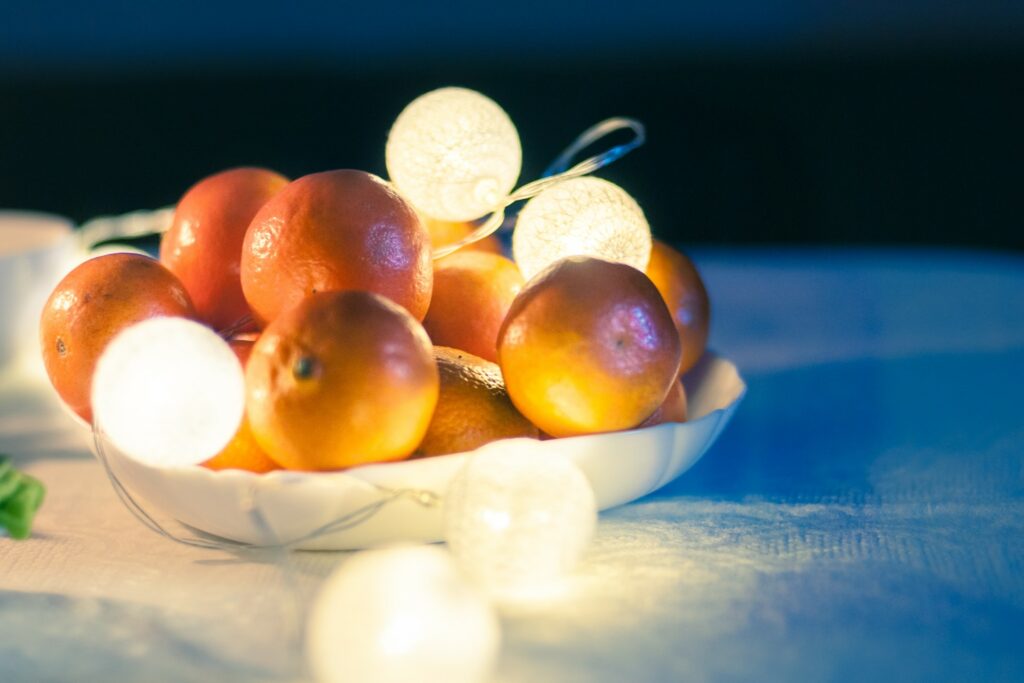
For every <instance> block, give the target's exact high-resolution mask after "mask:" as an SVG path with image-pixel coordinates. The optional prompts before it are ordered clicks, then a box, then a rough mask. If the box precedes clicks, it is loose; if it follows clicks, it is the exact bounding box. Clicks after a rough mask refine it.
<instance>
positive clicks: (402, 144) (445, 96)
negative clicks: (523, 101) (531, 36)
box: [385, 88, 523, 221]
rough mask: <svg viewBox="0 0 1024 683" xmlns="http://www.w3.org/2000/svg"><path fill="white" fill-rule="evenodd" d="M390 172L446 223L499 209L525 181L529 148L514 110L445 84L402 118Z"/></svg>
mask: <svg viewBox="0 0 1024 683" xmlns="http://www.w3.org/2000/svg"><path fill="white" fill-rule="evenodd" d="M385 156H386V161H387V167H388V175H389V176H390V177H391V182H392V183H394V185H395V187H396V188H397V189H398V192H399V193H400V194H401V195H403V196H404V197H405V198H406V199H408V200H409V202H411V203H412V205H413V206H415V207H416V208H417V209H418V210H419V211H421V212H422V213H425V214H426V215H428V216H431V217H433V218H438V219H440V220H445V221H468V220H472V219H474V218H479V217H480V216H483V215H485V214H488V213H491V212H492V211H494V209H495V208H497V207H498V205H499V204H500V203H501V202H502V200H504V199H505V197H507V196H508V194H509V193H510V192H511V191H512V188H513V187H514V186H515V183H516V179H517V178H519V170H520V168H521V166H522V161H523V151H522V148H521V147H520V145H519V133H517V132H516V127H515V125H513V123H512V120H511V119H510V118H509V117H508V114H506V113H505V111H504V110H503V109H502V108H501V107H499V106H498V105H497V104H495V103H494V101H492V100H490V99H489V98H487V97H485V96H483V95H481V94H480V93H478V92H476V91H475V90H467V89H465V88H441V89H439V90H434V91H431V92H428V93H427V94H425V95H421V96H420V97H417V98H416V99H415V100H413V101H412V102H411V103H410V104H409V105H408V106H407V107H406V108H405V109H404V110H402V113H401V114H399V115H398V119H396V120H395V124H394V126H392V128H391V133H390V134H389V135H388V144H387V148H386V150H385Z"/></svg>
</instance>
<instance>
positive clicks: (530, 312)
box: [498, 257, 681, 437]
mask: <svg viewBox="0 0 1024 683" xmlns="http://www.w3.org/2000/svg"><path fill="white" fill-rule="evenodd" d="M498 355H499V358H500V361H499V363H500V365H501V370H502V373H503V374H504V377H505V385H506V387H507V388H508V393H509V396H510V397H511V398H512V402H513V403H514V404H515V405H516V407H517V408H518V409H519V411H520V412H522V413H523V415H525V416H526V417H527V418H528V419H529V420H530V421H531V422H533V423H534V424H535V425H537V427H539V428H540V429H541V430H542V431H544V432H546V433H547V434H550V435H551V436H555V437H561V436H572V435H576V434H591V433H596V432H609V431H617V430H621V429H630V428H632V427H635V426H636V425H638V424H640V422H642V421H643V420H644V419H645V418H647V417H648V416H649V415H651V413H653V412H654V410H655V409H656V408H657V407H658V406H659V405H660V404H661V403H662V401H663V400H664V399H665V396H666V395H667V394H668V390H669V388H671V386H672V383H673V382H675V381H676V377H677V375H678V371H679V360H680V357H681V349H680V344H679V334H678V333H677V332H676V329H675V326H674V325H673V324H672V317H671V315H670V314H669V312H668V309H667V308H666V306H665V302H664V301H663V300H662V298H661V295H660V294H659V293H658V290H657V289H656V288H655V287H654V285H653V284H652V283H651V281H650V280H649V279H648V278H647V276H646V275H644V274H643V273H641V272H640V271H639V270H636V269H635V268H632V267H630V266H627V265H624V264H620V263H613V262H611V261H605V260H602V259H598V258H591V257H572V258H567V259H563V260H561V261H558V262H557V263H555V264H553V265H552V266H550V267H549V268H547V269H546V270H544V271H543V272H541V273H540V274H539V275H537V276H536V277H535V278H533V279H532V280H530V281H529V282H528V283H527V284H526V287H525V288H524V289H523V291H522V292H521V293H520V294H519V296H518V297H517V298H516V300H515V301H514V302H513V304H512V307H511V309H510V310H509V312H508V316H507V317H506V318H505V322H504V323H503V325H502V327H501V331H500V333H499V336H498Z"/></svg>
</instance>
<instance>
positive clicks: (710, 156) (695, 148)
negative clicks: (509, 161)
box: [0, 0, 1024, 249]
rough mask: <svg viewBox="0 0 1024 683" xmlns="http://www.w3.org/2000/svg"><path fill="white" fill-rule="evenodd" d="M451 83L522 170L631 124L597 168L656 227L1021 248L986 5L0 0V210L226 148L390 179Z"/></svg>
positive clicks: (123, 181) (271, 160)
mask: <svg viewBox="0 0 1024 683" xmlns="http://www.w3.org/2000/svg"><path fill="white" fill-rule="evenodd" d="M890 5H898V6H896V7H894V6H890ZM444 85H462V86H467V87H471V88H475V89H478V90H480V91H482V92H484V93H485V94H487V95H489V96H490V97H492V98H493V99H495V100H496V101H497V102H499V103H500V104H501V105H502V106H503V107H504V108H505V109H506V110H507V111H508V112H509V114H510V115H511V117H512V119H513V121H515V123H516V125H517V127H518V129H519V133H520V137H521V139H522V141H523V147H524V166H523V175H522V177H521V182H525V181H527V180H530V179H532V178H534V177H536V176H537V175H538V174H539V173H540V172H541V170H542V169H543V168H544V167H545V166H546V165H547V163H548V162H549V161H550V160H551V159H552V158H553V157H554V156H555V155H556V154H557V153H558V152H559V151H560V150H561V149H562V147H564V146H565V145H566V144H568V142H570V141H571V140H572V139H573V137H574V136H575V135H576V134H577V133H579V132H580V131H581V130H583V129H584V128H586V127H587V126H588V125H590V124H592V123H594V122H596V121H598V120H600V119H603V118H605V117H608V116H612V115H628V116H633V117H636V118H638V119H640V120H642V121H643V122H644V123H645V124H646V125H647V129H648V144H647V145H646V146H645V147H643V148H641V149H640V150H638V151H636V152H634V153H633V154H631V155H630V156H628V157H626V158H624V159H623V160H621V161H619V162H618V163H616V164H615V165H613V166H612V167H610V168H608V169H607V170H606V171H603V172H602V175H603V176H605V177H607V178H609V179H611V180H614V181H616V182H618V183H619V184H621V185H622V186H623V187H625V188H626V189H627V190H628V191H629V192H630V193H631V194H633V195H634V196H635V197H636V198H637V200H638V201H639V202H640V204H641V206H643V207H644V210H645V211H646V213H647V214H648V217H649V219H650V221H651V224H652V227H653V229H654V231H655V233H656V234H659V235H660V236H662V237H664V238H667V239H671V240H678V241H682V242H684V243H691V244H696V243H716V244H721V243H799V244H806V243H837V244H879V243H887V244H937V245H972V246H981V247H998V248H1014V249H1020V248H1022V247H1024V237H1022V235H1024V230H1022V227H1024V225H1022V223H1024V221H1022V216H1024V189H1022V182H1021V181H1022V174H1021V162H1022V161H1024V144H1022V140H1024V134H1022V133H1021V130H1020V129H1021V126H1022V125H1024V3H1021V2H990V1H985V0H981V1H979V2H969V1H968V0H956V1H951V2H922V1H920V0H906V1H905V2H900V3H888V2H871V1H869V0H864V1H862V2H849V3H842V2H806V1H804V2H802V1H797V0H791V1H790V2H713V1H712V0H700V1H696V2H691V3H686V4H685V5H678V6H669V5H667V4H664V3H661V2H655V1H654V0H634V1H633V2H630V3H612V2H606V1H595V2H561V3H555V2H549V3H516V4H514V5H513V4H501V3H485V4H478V3H470V2H464V1H462V2H451V3H441V2H433V3H416V2H412V1H411V0H404V1H402V2H384V3H378V4H376V5H373V6H372V7H369V6H363V5H355V6H353V5H346V4H343V3H328V2H308V1H307V2H299V3H293V4H289V5H287V6H284V5H277V4H272V3H269V2H265V1H263V0H254V1H253V2H248V3H243V2H226V3H198V2H180V3H173V4H171V3H167V4H163V3H160V4H156V3H146V2H135V3H122V2H116V1H114V0H96V1H94V2H88V3H87V2H83V3H81V4H76V3H68V2H58V3H53V2H45V1H36V2H27V3H25V4H19V3H9V2H8V0H0V207H9V208H31V209H40V210H46V211H51V212H56V213H61V214H65V215H69V216H71V217H72V218H74V219H76V220H84V219H86V218H89V217H92V216H95V215H98V214H107V213H121V212H125V211H129V210H133V209H138V208H155V207H158V206H163V205H167V204H171V203H173V202H174V201H175V200H176V199H177V198H178V196H180V194H181V193H182V192H183V191H184V190H185V189H186V188H187V187H188V186H189V185H190V184H191V183H192V182H194V181H195V180H197V179H199V178H200V177H202V176H204V175H206V174H208V173H211V172H214V171H217V170H220V169H222V168H225V167H229V166H236V165H243V164H258V165H264V166H268V167H270V168H274V169H276V170H279V171H281V172H283V173H285V174H288V175H291V176H298V175H302V174H305V173H309V172H313V171H319V170H325V169H328V168H338V167H354V168H363V169H366V170H370V171H374V172H376V173H379V174H382V175H383V174H384V142H385V139H386V136H387V131H388V128H389V127H390V124H391V122H392V121H393V120H394V117H395V116H396V115H397V114H398V112H399V111H400V110H401V109H402V107H403V106H404V105H405V104H406V103H408V102H409V101H410V100H412V99H413V98H414V97H416V96H417V95H419V94H421V93H423V92H426V91H427V90H430V89H433V88H436V87H440V86H444Z"/></svg>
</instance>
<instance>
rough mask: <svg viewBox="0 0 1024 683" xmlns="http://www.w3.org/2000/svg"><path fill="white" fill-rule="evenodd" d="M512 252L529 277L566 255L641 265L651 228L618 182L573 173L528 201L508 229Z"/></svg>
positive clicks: (648, 255) (644, 265)
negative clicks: (574, 175)
mask: <svg viewBox="0 0 1024 683" xmlns="http://www.w3.org/2000/svg"><path fill="white" fill-rule="evenodd" d="M512 255H513V257H514V259H515V262H516V263H517V264H518V265H519V270H520V271H522V273H523V277H525V278H526V279H527V280H529V279H530V278H532V277H533V276H534V275H536V274H537V273H539V272H540V271H542V270H544V269H545V268H546V267H548V266H549V265H550V264H552V263H554V262H555V261H558V260H560V259H563V258H565V257H567V256H598V257H601V258H603V259H607V260H609V261H618V262H619V263H625V264H627V265H630V266H633V267H634V268H636V269H638V270H645V269H646V268H647V263H648V261H650V259H651V228H650V226H649V225H648V224H647V219H646V218H645V217H644V212H643V210H642V209H641V208H640V206H639V205H638V204H637V203H636V201H635V200H634V199H633V198H632V197H630V196H629V194H628V193H627V192H626V191H625V190H623V189H622V188H621V187H619V186H618V185H616V184H614V183H610V182H608V181H607V180H602V179H600V178H592V177H589V176H584V177H581V178H572V179H570V180H566V181H564V182H561V183H558V184H557V185H554V186H552V187H549V188H548V189H546V190H544V191H543V192H541V193H540V194H539V195H537V196H536V197H534V198H533V199H531V200H530V201H529V202H527V203H526V206H524V207H523V210H522V212H520V214H519V219H518V220H517V221H516V228H515V231H514V232H513V233H512Z"/></svg>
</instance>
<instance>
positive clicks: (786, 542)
mask: <svg viewBox="0 0 1024 683" xmlns="http://www.w3.org/2000/svg"><path fill="white" fill-rule="evenodd" d="M695 256H696V258H697V261H698V263H699V264H700V266H701V267H702V269H703V272H704V274H705V278H706V280H707V283H708V287H709V290H710V292H711V296H712V300H713V306H714V321H713V334H712V344H713V346H714V347H715V348H716V349H717V350H718V351H719V352H720V353H722V354H723V355H725V356H727V357H729V358H731V359H733V360H734V361H735V362H736V364H737V365H738V366H739V368H740V370H741V372H742V373H743V374H744V376H745V378H746V380H747V382H748V384H749V387H750V388H749V393H748V395H747V398H746V400H745V402H744V404H743V405H742V406H741V408H740V411H739V413H738V414H737V416H736V418H735V420H734V421H733V423H732V424H731V425H730V426H729V427H728V428H727V429H726V431H725V433H724V434H723V435H722V436H721V438H720V440H719V441H718V443H717V444H716V445H715V446H714V447H713V448H712V449H711V451H709V452H708V454H707V455H706V456H705V457H704V459H703V460H702V461H701V462H699V463H698V464H697V465H696V466H695V467H694V468H693V469H692V470H691V471H689V472H688V473H686V474H684V475H683V476H682V477H681V478H680V479H679V480H677V481H676V482H674V483H673V484H670V485H669V486H668V487H666V488H664V489H662V490H661V491H658V492H656V493H654V494H652V495H651V496H649V497H647V498H645V499H643V500H641V501H638V502H636V503H633V504H631V505H628V506H625V507H622V508H619V509H616V510H613V511H610V512H607V513H605V514H603V515H602V516H601V523H600V525H599V529H598V532H597V536H596V538H595V541H594V543H593V546H592V548H591V549H590V551H589V553H588V555H587V557H586V559H585V561H584V563H583V565H582V566H581V567H580V569H579V571H578V573H577V575H576V576H575V577H574V582H573V591H572V592H571V594H569V595H568V596H566V597H564V598H563V599H561V600H560V601H559V602H557V603H553V604H548V605H544V606H541V607H535V608H531V609H523V610H519V611H510V612H507V613H505V614H503V616H502V626H503V630H504V647H503V651H502V655H501V660H500V664H499V668H498V670H497V672H496V675H495V680H496V681H508V682H512V681H516V682H519V681H524V682H525V681H562V682H573V681H580V682H583V681H666V680H678V681H755V680H756V681H773V680H787V681H846V680H851V681H854V680H856V681H860V680H899V681H937V680H941V681H945V680H948V681H971V680H976V681H1020V680H1024V645H1022V638H1024V401H1022V399H1021V385H1022V383H1024V259H1021V258H1019V257H1015V256H1010V255H1000V254H988V253H972V252H968V253H957V252H947V251H919V250H912V251H911V250H908V251H870V250H867V251H835V250H782V251H765V250H730V251H707V250H705V251H700V252H696V254H695ZM0 451H4V452H8V453H10V454H11V455H13V456H14V459H15V464H16V466H18V467H20V468H22V469H25V470H27V471H28V472H30V473H32V474H33V475H35V476H37V477H38V478H40V479H42V480H43V481H44V482H45V483H46V485H47V486H48V488H49V496H48V499H47V501H46V504H45V506H44V507H43V509H42V510H41V512H40V515H39V517H38V521H37V524H36V532H35V534H34V535H33V537H32V538H31V539H30V540H28V541H24V542H14V541H11V540H10V539H6V538H0V681H3V682H4V683H9V682H14V681H76V682H88V681H115V680H116V681H122V680H125V681H127V680H133V681H204V682H205V681H215V680H216V681H292V680H305V677H306V674H305V670H304V662H303V659H302V654H301V649H300V647H299V643H298V639H299V633H300V626H301V623H302V621H303V620H304V618H305V613H306V609H307V608H308V605H309V602H310V601H311V600H312V599H313V597H314V596H315V594H316V590H317V588H318V586H319V584H320V582H321V581H322V579H323V578H324V577H325V576H326V575H327V574H328V573H329V572H330V571H331V570H332V569H333V568H334V567H336V566H337V565H338V564H339V563H341V562H344V561H345V560H346V558H347V557H348V555H347V554H345V553H296V554H293V555H291V556H290V557H288V558H287V559H285V560H282V558H281V556H279V555H275V554H272V553H268V554H255V555H244V556H234V555H231V554H227V553H220V552H212V551H202V550H194V549H191V548H186V547H184V546H179V545H177V544H174V543H172V542H170V541H166V540H164V539H162V538H159V537H157V536H155V535H153V534H152V533H150V532H149V531H147V530H146V529H144V528H143V527H142V526H141V525H140V524H139V523H138V522H136V521H135V520H134V518H132V517H131V516H130V515H129V513H128V512H127V511H126V510H125V509H124V508H123V507H122V506H121V505H120V503H119V502H118V501H117V499H116V498H115V496H114V494H113V492H112V490H111V488H110V486H109V485H108V483H107V482H106V480H105V478H104V476H103V473H102V471H101V470H100V467H99V465H98V464H97V463H96V462H95V461H94V460H93V459H92V458H91V456H90V455H89V454H88V449H87V446H86V444H85V441H84V437H83V435H82V434H81V433H80V430H79V429H78V428H76V427H74V426H73V425H72V423H71V422H70V420H68V418H66V417H65V416H64V415H62V414H61V412H60V410H59V408H58V407H57V406H56V405H55V403H54V399H53V398H52V397H51V395H50V393H49V390H48V388H47V387H46V386H45V385H43V384H41V383H40V382H39V380H38V379H35V380H33V379H31V378H26V376H25V374H24V373H21V374H19V373H15V372H13V371H7V372H6V374H5V375H4V376H3V378H2V379H0ZM624 457H628V455H627V456H624Z"/></svg>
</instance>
